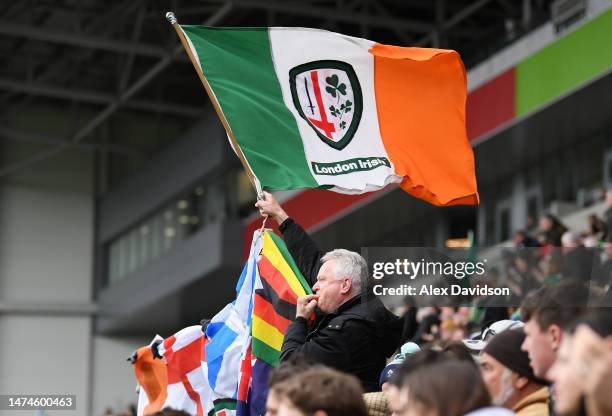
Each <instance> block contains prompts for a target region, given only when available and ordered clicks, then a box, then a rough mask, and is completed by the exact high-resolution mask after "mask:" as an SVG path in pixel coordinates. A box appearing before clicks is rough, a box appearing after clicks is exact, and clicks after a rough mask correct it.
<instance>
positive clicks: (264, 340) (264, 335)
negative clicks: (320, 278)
mask: <svg viewBox="0 0 612 416" xmlns="http://www.w3.org/2000/svg"><path fill="white" fill-rule="evenodd" d="M257 266H258V268H259V277H260V282H261V288H258V289H257V290H256V291H255V296H254V301H253V302H254V306H253V325H252V335H253V355H254V356H255V357H256V358H259V359H260V360H262V361H264V362H265V363H267V364H269V365H271V366H273V367H275V366H277V365H278V360H279V357H280V351H281V347H282V345H283V338H284V337H285V332H286V330H287V327H288V326H289V324H291V322H292V321H293V320H294V319H295V308H296V304H297V298H298V297H300V296H305V295H306V294H310V293H312V290H311V289H310V286H309V285H308V283H307V282H306V280H305V279H304V277H303V276H302V274H301V273H300V271H299V269H298V268H297V265H296V264H295V262H294V261H293V258H292V257H291V255H290V254H289V251H288V250H287V246H286V245H285V243H284V241H283V240H281V238H280V237H278V236H277V235H276V234H274V233H273V232H272V231H270V230H266V231H265V233H264V237H263V249H262V253H261V257H260V259H259V262H258V263H257Z"/></svg>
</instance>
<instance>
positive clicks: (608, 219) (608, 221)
mask: <svg viewBox="0 0 612 416" xmlns="http://www.w3.org/2000/svg"><path fill="white" fill-rule="evenodd" d="M604 201H605V202H606V210H605V211H604V213H603V221H604V224H605V226H606V230H608V234H606V236H605V237H603V238H604V239H606V238H607V237H608V235H610V233H611V232H612V189H610V188H608V189H606V193H605V195H604Z"/></svg>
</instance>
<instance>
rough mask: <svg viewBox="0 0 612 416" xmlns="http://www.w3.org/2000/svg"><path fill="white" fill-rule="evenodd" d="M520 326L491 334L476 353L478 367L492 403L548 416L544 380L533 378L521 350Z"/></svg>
mask: <svg viewBox="0 0 612 416" xmlns="http://www.w3.org/2000/svg"><path fill="white" fill-rule="evenodd" d="M524 340H525V333H524V332H523V330H522V329H511V330H508V331H504V332H503V333H501V334H498V335H496V336H495V337H493V338H492V339H491V340H490V341H489V342H488V343H487V345H486V346H485V347H484V349H483V350H482V353H481V354H480V369H481V373H482V377H483V379H484V382H485V384H486V385H487V389H488V390H489V393H490V394H491V397H492V400H493V404H495V405H497V406H503V407H505V408H507V409H510V410H513V411H514V412H516V414H517V415H519V416H548V414H549V413H548V390H547V388H546V382H545V381H544V380H542V379H539V378H537V377H536V376H535V375H534V374H533V370H532V369H531V367H530V366H529V357H528V356H527V353H525V351H522V350H521V344H522V343H523V341H524Z"/></svg>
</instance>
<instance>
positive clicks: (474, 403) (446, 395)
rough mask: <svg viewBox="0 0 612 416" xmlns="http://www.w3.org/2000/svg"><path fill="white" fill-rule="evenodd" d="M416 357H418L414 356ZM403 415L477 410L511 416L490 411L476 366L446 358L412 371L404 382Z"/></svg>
mask: <svg viewBox="0 0 612 416" xmlns="http://www.w3.org/2000/svg"><path fill="white" fill-rule="evenodd" d="M415 355H416V354H415ZM401 397H402V401H401V404H400V409H399V412H398V414H399V415H402V416H464V415H468V414H469V415H472V414H473V413H472V412H474V411H481V412H486V413H482V414H487V415H494V414H497V415H512V414H513V413H512V412H510V411H508V410H507V409H503V408H502V409H499V408H498V409H491V397H490V395H489V393H488V391H487V388H486V386H485V384H484V382H483V380H482V377H481V376H480V373H479V372H478V369H477V368H476V366H475V365H474V364H473V363H470V362H467V361H462V360H457V359H454V358H446V359H441V360H436V361H434V362H433V363H430V364H425V363H424V364H421V365H419V366H418V367H417V368H414V369H412V371H410V372H409V373H408V374H407V375H406V376H405V378H404V379H403V381H402V389H401Z"/></svg>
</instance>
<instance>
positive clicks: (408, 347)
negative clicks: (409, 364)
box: [378, 342, 421, 386]
mask: <svg viewBox="0 0 612 416" xmlns="http://www.w3.org/2000/svg"><path fill="white" fill-rule="evenodd" d="M417 351H421V348H420V347H419V346H418V345H417V344H415V343H414V342H407V343H405V344H404V345H402V347H401V348H400V353H399V354H397V355H396V356H395V357H393V360H391V362H390V363H389V364H387V366H386V367H385V368H384V369H383V370H382V372H381V373H380V380H379V383H378V384H379V385H380V386H382V385H383V384H384V383H386V382H387V381H389V379H390V378H391V377H393V374H395V372H396V371H397V370H398V369H399V367H400V365H401V364H402V363H403V362H404V360H405V359H406V357H407V356H409V355H410V354H414V353H415V352H417Z"/></svg>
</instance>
